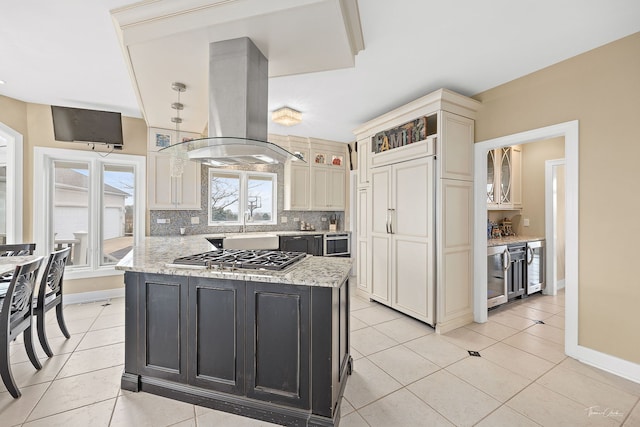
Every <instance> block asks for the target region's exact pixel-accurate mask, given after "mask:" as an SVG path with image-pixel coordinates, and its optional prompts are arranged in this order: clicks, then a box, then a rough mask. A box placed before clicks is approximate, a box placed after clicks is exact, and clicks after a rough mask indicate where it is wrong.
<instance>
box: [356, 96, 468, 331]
mask: <svg viewBox="0 0 640 427" xmlns="http://www.w3.org/2000/svg"><path fill="white" fill-rule="evenodd" d="M478 105H479V103H478V102H477V101H475V100H472V99H470V98H467V97H465V96H462V95H459V94H457V93H455V92H452V91H449V90H446V89H441V90H438V91H436V92H433V93H431V94H429V95H426V96H424V97H422V98H419V99H417V100H415V101H413V102H411V103H409V104H406V105H405V106H403V107H400V108H397V109H395V110H393V111H391V112H389V113H387V114H384V115H382V116H380V117H378V118H376V119H374V120H371V121H369V122H367V123H365V124H363V125H362V126H360V127H359V128H357V129H356V130H355V133H356V135H357V142H356V144H357V150H358V180H357V183H358V197H357V199H356V200H357V221H358V224H357V229H358V234H357V241H356V245H357V251H356V253H357V260H356V262H357V263H358V278H357V289H358V293H360V294H361V295H363V296H366V297H368V298H370V299H372V300H375V301H378V302H380V303H382V304H386V305H388V306H390V307H392V308H394V309H396V310H398V311H401V312H403V313H406V314H408V315H410V316H412V317H414V318H416V319H419V320H421V321H423V322H426V323H429V324H431V325H433V326H435V327H436V331H437V332H440V333H444V332H447V331H449V330H452V329H455V328H457V327H459V326H462V325H465V324H467V323H470V322H471V321H472V320H473V277H472V274H473V240H472V239H473V230H472V215H473V142H474V118H475V111H476V109H477V108H478Z"/></svg>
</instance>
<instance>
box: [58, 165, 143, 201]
mask: <svg viewBox="0 0 640 427" xmlns="http://www.w3.org/2000/svg"><path fill="white" fill-rule="evenodd" d="M55 174H56V186H59V185H64V186H68V187H76V188H81V189H85V190H86V189H87V188H88V187H89V177H88V176H87V175H84V174H81V173H80V172H77V171H75V170H73V169H69V168H55ZM104 190H105V192H107V193H111V194H115V195H120V196H125V197H127V196H131V194H129V193H127V192H126V191H122V190H120V189H119V188H116V187H114V186H112V185H109V184H104Z"/></svg>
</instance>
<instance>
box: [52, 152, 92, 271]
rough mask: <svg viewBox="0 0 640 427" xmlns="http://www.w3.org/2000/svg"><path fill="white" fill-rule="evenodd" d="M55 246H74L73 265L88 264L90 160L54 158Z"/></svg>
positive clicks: (72, 250)
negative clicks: (71, 160)
mask: <svg viewBox="0 0 640 427" xmlns="http://www.w3.org/2000/svg"><path fill="white" fill-rule="evenodd" d="M54 176H55V180H54V182H55V188H54V191H53V228H52V231H53V242H54V249H55V250H59V249H63V248H66V247H71V256H70V259H71V261H70V262H69V264H70V265H74V266H86V265H88V263H89V260H88V257H87V253H88V249H89V246H90V244H91V242H90V235H89V233H88V232H89V191H90V185H89V182H90V176H89V165H88V164H87V163H73V162H63V161H54Z"/></svg>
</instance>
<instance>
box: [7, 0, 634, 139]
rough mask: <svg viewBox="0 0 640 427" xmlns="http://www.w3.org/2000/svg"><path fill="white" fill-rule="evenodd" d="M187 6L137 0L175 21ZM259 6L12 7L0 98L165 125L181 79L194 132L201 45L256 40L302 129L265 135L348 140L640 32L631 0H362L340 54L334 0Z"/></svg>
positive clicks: (285, 0) (237, 2) (278, 93)
mask: <svg viewBox="0 0 640 427" xmlns="http://www.w3.org/2000/svg"><path fill="white" fill-rule="evenodd" d="M184 1H185V0H181V1H177V0H154V1H151V2H142V3H144V4H150V3H152V4H155V6H156V7H159V8H164V11H165V12H166V13H168V14H173V15H178V14H176V13H175V11H176V7H178V6H177V5H178V4H180V5H181V6H182V5H183V4H184V3H183V2H184ZM259 1H260V2H262V3H258V2H257V0H226V1H224V2H223V3H225V8H226V9H225V11H224V12H225V13H222V14H219V15H209V16H208V17H206V18H207V19H208V21H207V22H206V23H203V22H200V23H199V24H198V21H197V19H196V20H192V21H190V24H189V25H191V26H187V27H184V26H181V25H182V24H180V25H174V27H175V30H168V29H167V27H166V26H165V27H162V28H161V27H157V26H156V27H154V22H153V20H147V21H146V23H145V25H144V26H142V27H140V28H137V29H135V31H131V32H130V33H127V31H126V30H125V31H122V32H121V29H120V27H121V25H122V21H121V22H117V20H116V19H114V18H112V16H116V15H117V13H115V11H122V10H123V9H122V8H123V7H125V6H129V5H132V4H134V3H135V2H131V1H129V0H92V1H86V0H65V1H64V2H51V1H47V0H25V1H21V2H12V3H11V5H10V6H5V7H3V13H2V15H3V16H2V25H0V40H1V42H0V58H1V60H0V80H3V81H5V82H6V83H5V84H1V85H0V95H4V96H8V97H11V98H15V99H18V100H22V101H25V102H31V103H41V104H50V105H63V106H70V107H77V108H90V109H97V110H107V111H119V112H121V113H122V114H123V115H125V116H131V117H144V118H145V119H146V120H147V123H148V124H149V125H150V126H157V127H165V128H172V127H173V126H174V125H173V124H172V123H171V122H170V117H171V116H173V115H175V111H174V110H171V108H170V105H171V103H172V102H175V101H176V96H177V94H176V93H175V92H173V91H172V90H171V87H170V86H171V83H172V82H174V81H182V80H185V81H183V82H184V83H185V84H187V91H186V92H185V93H183V94H181V96H182V98H181V102H182V103H183V104H184V106H185V108H184V110H183V112H181V115H182V116H183V117H184V119H185V120H184V123H183V128H182V129H183V130H190V131H195V132H202V131H203V130H204V128H203V125H205V124H206V123H205V122H206V111H204V109H206V93H205V94H203V92H206V90H204V88H206V86H207V84H208V82H207V79H208V77H207V75H208V74H207V65H208V51H207V49H206V47H205V48H202V46H206V45H207V44H208V42H209V41H211V40H212V39H215V40H217V39H224V38H231V37H240V36H244V35H250V36H251V38H252V39H255V40H254V41H255V42H256V45H258V47H259V48H260V49H261V50H263V53H264V54H265V56H267V58H268V59H269V62H270V63H269V65H270V70H269V71H270V78H269V101H268V106H269V111H272V110H274V109H277V108H279V107H281V106H285V105H286V106H290V107H292V108H295V109H298V110H300V111H301V112H302V113H303V119H304V121H303V123H302V124H299V125H296V126H292V127H283V126H279V125H276V124H274V123H272V122H269V132H270V133H276V134H291V135H298V136H312V137H317V138H324V139H329V140H336V141H342V142H348V141H352V140H353V133H352V130H353V129H354V128H355V127H357V126H358V125H360V124H362V123H363V122H365V121H368V120H370V119H373V118H374V117H376V116H378V115H380V114H382V113H384V112H387V111H389V110H391V109H393V108H396V107H398V106H400V105H402V104H405V103H406V102H408V101H411V100H413V99H416V98H418V97H420V96H422V95H425V94H427V93H429V92H431V91H433V90H436V89H439V88H441V87H445V88H448V89H451V90H454V91H456V92H459V93H462V94H464V95H469V96H471V95H474V94H476V93H479V92H482V91H484V90H487V89H490V88H492V87H495V86H498V85H500V84H502V83H506V82H508V81H510V80H513V79H516V78H518V77H521V76H523V75H526V74H529V73H531V72H534V71H536V70H539V69H541V68H544V67H547V66H549V65H551V64H554V63H557V62H559V61H562V60H564V59H567V58H570V57H572V56H575V55H577V54H580V53H582V52H585V51H588V50H591V49H593V48H595V47H598V46H601V45H603V44H606V43H609V42H611V41H614V40H617V39H619V38H622V37H624V36H627V35H630V34H633V33H635V32H638V31H640V2H638V1H637V0H607V1H602V0H563V1H557V0H538V1H536V2H532V1H518V2H515V1H510V0H485V1H482V2H479V1H477V0H455V1H433V0H395V1H393V2H391V1H380V0H358V2H357V4H358V10H359V18H360V26H361V35H362V40H363V44H364V49H362V50H359V48H358V47H357V43H356V46H355V47H354V43H353V40H347V41H348V42H350V43H351V46H350V47H351V51H350V52H345V51H338V50H339V49H338V48H335V47H331V46H333V45H331V44H328V43H330V42H331V40H328V39H333V38H334V36H336V35H337V36H336V38H337V39H342V41H343V42H344V39H345V33H344V32H345V27H344V22H338V21H336V20H335V19H334V18H335V12H336V7H339V4H341V2H340V0H268V1H265V0H259ZM343 1H345V0H343ZM218 2H221V0H209V1H206V0H189V1H188V2H187V3H189V4H190V5H194V4H195V5H197V4H200V5H201V7H202V8H204V6H205V5H206V4H211V3H218ZM347 2H348V0H347ZM256 5H261V6H260V7H262V9H260V7H258V6H256ZM336 5H338V6H336ZM137 6H139V5H137ZM301 6H304V7H305V8H307V9H308V10H305V9H304V8H302V7H301ZM129 9H130V8H127V9H124V10H129ZM134 9H135V8H134ZM112 11H113V12H114V15H112ZM310 11H312V13H311V15H310V13H309V12H310ZM130 12H131V11H130ZM298 13H300V14H298ZM331 13H334V15H331ZM132 15H134V14H133V13H130V14H129V17H130V16H132ZM255 15H263V18H264V16H266V17H267V18H266V19H262V20H259V18H256V16H255ZM309 16H311V18H309ZM332 16H333V17H332ZM201 17H204V15H201ZM142 18H143V19H144V16H142ZM178 19H179V17H178ZM257 19H258V20H257ZM212 20H213V21H214V23H215V26H214V25H213V24H212ZM176 22H178V24H179V21H175V20H174V21H172V23H174V24H175V23H176ZM147 24H148V25H147ZM293 24H297V25H293ZM319 24H322V25H319ZM316 30H318V31H322V30H325V31H328V32H326V33H324V34H329V36H326V35H325V36H318V35H316V33H315V32H314V31H316ZM347 32H348V31H347ZM356 33H357V31H356ZM347 39H348V37H347ZM283 40H289V41H288V42H287V41H283ZM300 46H305V47H306V48H305V49H301V48H300ZM136 50H137V52H136ZM132 52H133V53H132ZM356 53H357V54H356ZM327 54H328V55H327ZM354 54H355V56H354ZM323 55H326V56H323ZM132 58H135V60H132ZM320 58H322V59H320ZM333 60H335V63H334V62H332V61H333ZM285 63H286V64H289V65H288V66H283V65H282V64H285ZM323 68H324V69H323ZM310 70H311V72H309V71H310ZM313 70H317V71H313ZM190 88H192V89H193V90H192V91H190V90H189V89H190ZM145 94H149V95H145ZM151 94H153V95H151ZM143 95H144V96H143ZM190 95H191V96H192V98H190ZM203 99H205V101H204V102H203V101H202V100H203ZM203 111H204V112H203Z"/></svg>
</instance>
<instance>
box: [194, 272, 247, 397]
mask: <svg viewBox="0 0 640 427" xmlns="http://www.w3.org/2000/svg"><path fill="white" fill-rule="evenodd" d="M243 288H244V283H242V282H238V281H231V280H220V279H202V278H191V279H190V281H189V314H190V317H191V318H190V325H193V326H194V327H193V330H190V331H189V348H190V349H192V350H195V351H193V352H192V353H191V358H190V363H189V383H191V384H194V385H197V386H199V387H205V388H208V389H212V390H218V391H222V392H225V393H234V394H242V393H243V392H244V318H245V316H244V289H243ZM201 325H203V327H200V326H201Z"/></svg>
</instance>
